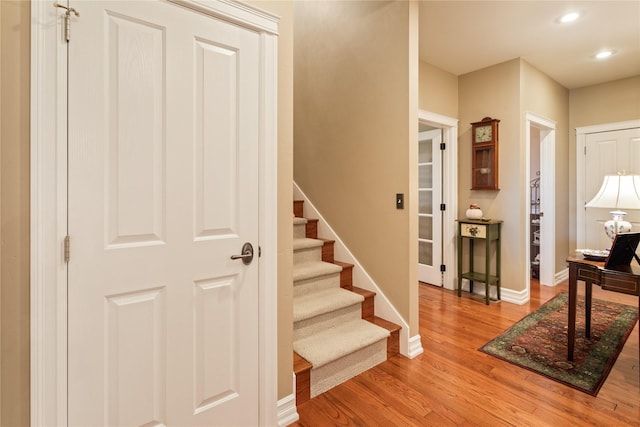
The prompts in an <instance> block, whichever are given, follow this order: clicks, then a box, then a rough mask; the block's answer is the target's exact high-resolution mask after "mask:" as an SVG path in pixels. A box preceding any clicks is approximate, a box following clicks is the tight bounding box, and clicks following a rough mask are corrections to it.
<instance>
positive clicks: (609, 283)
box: [600, 272, 640, 295]
mask: <svg viewBox="0 0 640 427" xmlns="http://www.w3.org/2000/svg"><path fill="white" fill-rule="evenodd" d="M639 281H640V279H639V278H638V277H630V276H623V275H617V274H611V273H607V272H603V273H602V284H601V285H600V286H601V287H602V289H604V290H607V291H615V292H620V293H623V294H631V295H640V289H639V285H638V282H639Z"/></svg>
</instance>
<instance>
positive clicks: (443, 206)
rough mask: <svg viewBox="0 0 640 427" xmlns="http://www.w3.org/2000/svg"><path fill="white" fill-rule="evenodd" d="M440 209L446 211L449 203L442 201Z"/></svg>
mask: <svg viewBox="0 0 640 427" xmlns="http://www.w3.org/2000/svg"><path fill="white" fill-rule="evenodd" d="M440 210H441V211H446V210H447V205H446V204H444V203H440Z"/></svg>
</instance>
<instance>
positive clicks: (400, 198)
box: [396, 193, 404, 209]
mask: <svg viewBox="0 0 640 427" xmlns="http://www.w3.org/2000/svg"><path fill="white" fill-rule="evenodd" d="M396 209H404V193H398V194H396Z"/></svg>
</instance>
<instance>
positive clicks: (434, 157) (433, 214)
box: [418, 129, 442, 286]
mask: <svg viewBox="0 0 640 427" xmlns="http://www.w3.org/2000/svg"><path fill="white" fill-rule="evenodd" d="M441 142H442V130H441V129H434V130H428V131H423V132H420V133H419V134H418V144H419V145H418V280H419V281H421V282H425V283H429V284H432V285H438V286H439V285H441V281H442V279H441V277H442V273H441V272H440V264H441V263H442V212H441V211H440V203H441V200H442V161H441V151H440V143H441Z"/></svg>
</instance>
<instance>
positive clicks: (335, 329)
mask: <svg viewBox="0 0 640 427" xmlns="http://www.w3.org/2000/svg"><path fill="white" fill-rule="evenodd" d="M293 223H294V242H293V246H294V272H293V275H294V300H293V305H294V309H293V311H294V337H293V339H294V342H293V349H294V351H295V352H297V353H298V354H299V355H300V356H302V357H304V358H305V359H306V360H308V361H309V362H310V363H311V364H312V365H313V368H312V369H311V397H315V396H317V395H318V394H321V393H323V392H325V391H327V390H329V389H330V388H332V387H335V386H336V385H338V384H340V383H342V382H344V381H346V380H348V379H350V378H353V377H354V376H356V375H358V374H360V373H361V372H364V371H366V370H367V369H370V368H372V367H373V366H375V365H377V364H379V363H381V362H384V361H385V360H386V358H387V338H388V337H389V335H390V333H389V331H387V330H386V329H383V328H380V327H378V326H376V325H374V324H372V323H370V322H368V321H366V320H363V319H362V309H361V306H362V301H363V300H364V298H363V297H362V296H361V295H358V294H356V293H354V292H351V291H348V290H345V289H342V288H341V287H340V272H341V271H342V267H340V266H338V265H335V264H331V263H326V262H323V261H322V244H323V242H322V241H321V240H317V239H309V238H307V237H306V236H305V232H304V227H305V225H306V223H307V220H306V219H303V218H294V220H293Z"/></svg>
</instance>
